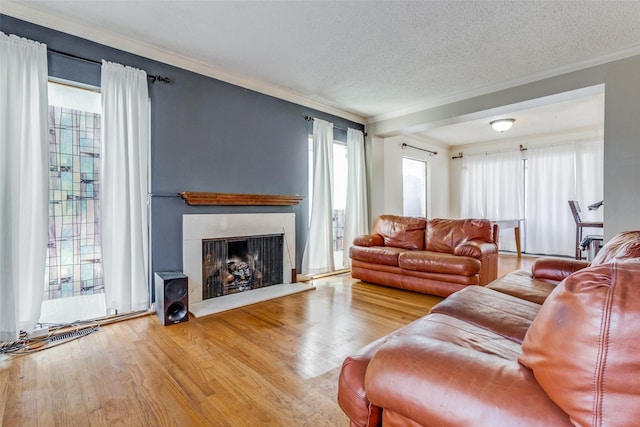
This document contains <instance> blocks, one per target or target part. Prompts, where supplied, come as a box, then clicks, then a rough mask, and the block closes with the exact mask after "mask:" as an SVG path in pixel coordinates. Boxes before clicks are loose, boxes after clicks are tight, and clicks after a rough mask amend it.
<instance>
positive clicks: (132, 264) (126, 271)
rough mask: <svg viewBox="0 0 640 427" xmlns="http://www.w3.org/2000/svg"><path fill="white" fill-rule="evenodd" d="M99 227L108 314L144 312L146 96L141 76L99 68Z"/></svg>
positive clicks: (112, 67)
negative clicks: (100, 91) (100, 110)
mask: <svg viewBox="0 0 640 427" xmlns="http://www.w3.org/2000/svg"><path fill="white" fill-rule="evenodd" d="M101 90H102V147H103V150H102V189H101V190H102V191H101V200H100V204H101V227H102V230H101V231H102V256H103V268H104V288H105V298H106V304H107V310H108V311H109V312H113V311H115V312H118V313H122V312H130V311H136V310H144V309H147V308H148V307H149V287H148V283H147V272H148V218H147V194H148V172H147V168H148V159H149V154H148V150H149V149H148V143H149V122H148V120H149V96H148V89H147V75H146V73H145V72H144V71H141V70H137V69H134V68H131V67H125V66H123V65H120V64H114V63H110V62H106V61H103V63H102V81H101Z"/></svg>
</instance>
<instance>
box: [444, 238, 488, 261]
mask: <svg viewBox="0 0 640 427" xmlns="http://www.w3.org/2000/svg"><path fill="white" fill-rule="evenodd" d="M497 253H498V245H496V244H495V243H488V242H484V241H482V240H467V241H466V242H464V243H461V244H459V245H458V246H456V248H455V249H454V250H453V254H454V255H459V256H470V257H473V258H477V259H482V258H484V257H486V256H487V255H493V254H497Z"/></svg>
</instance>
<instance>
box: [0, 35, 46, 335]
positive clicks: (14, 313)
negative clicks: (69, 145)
mask: <svg viewBox="0 0 640 427" xmlns="http://www.w3.org/2000/svg"><path fill="white" fill-rule="evenodd" d="M0 58H2V59H1V60H0V91H1V92H2V95H0V215H1V218H0V341H14V340H16V339H17V338H18V336H19V333H20V331H21V330H24V331H27V332H31V331H32V330H33V327H34V326H35V324H36V323H37V322H38V319H39V318H40V306H41V304H42V297H43V292H44V288H43V286H44V279H45V278H44V271H45V257H46V251H47V235H48V212H49V206H48V201H49V132H48V116H47V111H48V101H47V78H48V70H47V47H46V45H44V44H40V43H37V42H34V41H30V40H26V39H22V38H19V37H16V36H13V35H10V36H7V35H5V34H4V33H0Z"/></svg>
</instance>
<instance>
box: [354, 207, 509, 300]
mask: <svg viewBox="0 0 640 427" xmlns="http://www.w3.org/2000/svg"><path fill="white" fill-rule="evenodd" d="M497 242H498V229H497V227H495V226H494V225H493V224H492V223H491V221H489V220H486V219H429V220H427V219H426V218H416V217H406V216H396V215H381V216H380V217H378V219H377V220H376V222H375V225H374V228H373V232H372V233H371V234H367V235H364V236H359V237H356V238H355V239H354V241H353V246H351V248H350V250H349V255H350V257H351V275H352V277H353V278H355V279H360V280H364V281H366V282H371V283H377V284H381V285H387V286H394V287H398V288H402V289H408V290H411V291H417V292H422V293H427V294H432V295H439V296H443V297H445V296H447V295H450V294H451V293H453V292H455V291H458V290H460V289H463V288H464V287H466V286H469V285H486V284H487V283H489V282H491V281H492V280H494V279H495V278H496V277H497V274H498V245H497Z"/></svg>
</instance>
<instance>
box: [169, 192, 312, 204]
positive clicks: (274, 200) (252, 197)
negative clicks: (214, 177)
mask: <svg viewBox="0 0 640 427" xmlns="http://www.w3.org/2000/svg"><path fill="white" fill-rule="evenodd" d="M180 197H182V198H183V199H184V201H185V203H186V204H187V205H189V206H211V205H226V206H293V205H297V204H298V203H300V201H301V200H302V199H303V198H304V196H283V195H274V194H234V193H207V192H198V191H183V192H182V193H180Z"/></svg>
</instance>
